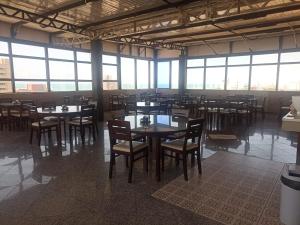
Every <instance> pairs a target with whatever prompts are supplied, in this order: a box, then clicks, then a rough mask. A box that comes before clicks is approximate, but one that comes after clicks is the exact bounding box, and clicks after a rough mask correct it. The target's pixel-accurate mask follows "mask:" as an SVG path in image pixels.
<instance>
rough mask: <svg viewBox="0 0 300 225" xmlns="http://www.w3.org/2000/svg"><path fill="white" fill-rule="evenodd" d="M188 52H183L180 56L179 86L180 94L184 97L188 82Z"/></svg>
mask: <svg viewBox="0 0 300 225" xmlns="http://www.w3.org/2000/svg"><path fill="white" fill-rule="evenodd" d="M186 58H187V50H186V49H185V50H181V54H180V56H179V85H178V94H179V95H184V91H185V82H186V60H187V59H186Z"/></svg>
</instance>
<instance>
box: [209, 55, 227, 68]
mask: <svg viewBox="0 0 300 225" xmlns="http://www.w3.org/2000/svg"><path fill="white" fill-rule="evenodd" d="M225 63H226V58H225V57H218V58H207V59H206V65H207V66H223V65H225Z"/></svg>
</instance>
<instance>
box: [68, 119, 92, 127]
mask: <svg viewBox="0 0 300 225" xmlns="http://www.w3.org/2000/svg"><path fill="white" fill-rule="evenodd" d="M69 124H71V125H75V126H80V119H76V120H71V121H70V122H69ZM90 124H93V122H92V121H91V120H88V119H83V120H82V125H90Z"/></svg>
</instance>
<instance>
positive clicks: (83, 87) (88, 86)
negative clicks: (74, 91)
mask: <svg viewBox="0 0 300 225" xmlns="http://www.w3.org/2000/svg"><path fill="white" fill-rule="evenodd" d="M78 90H79V91H90V90H93V84H92V82H87V81H86V82H78Z"/></svg>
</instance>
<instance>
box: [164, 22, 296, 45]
mask: <svg viewBox="0 0 300 225" xmlns="http://www.w3.org/2000/svg"><path fill="white" fill-rule="evenodd" d="M299 28H300V25H296V26H293V29H299ZM288 30H291V27H279V28H270V29H264V30H256V31H248V32H240V33H238V34H225V35H220V36H213V37H207V38H195V39H191V40H186V41H178V42H176V44H187V43H192V42H206V41H210V40H219V39H226V38H233V37H241V35H244V36H251V35H258V34H270V33H278V32H284V31H288ZM169 43H170V44H171V43H172V42H169ZM174 43H175V42H174Z"/></svg>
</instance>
